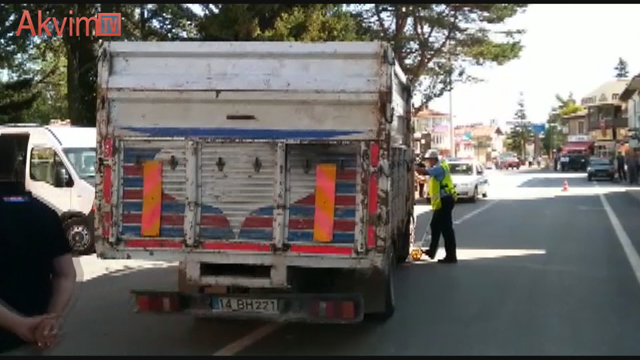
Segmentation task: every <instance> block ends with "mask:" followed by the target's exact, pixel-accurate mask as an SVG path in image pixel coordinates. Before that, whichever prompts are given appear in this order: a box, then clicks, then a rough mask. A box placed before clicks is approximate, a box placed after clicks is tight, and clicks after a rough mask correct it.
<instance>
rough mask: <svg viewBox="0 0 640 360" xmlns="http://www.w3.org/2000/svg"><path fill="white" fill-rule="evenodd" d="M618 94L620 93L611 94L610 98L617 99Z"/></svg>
mask: <svg viewBox="0 0 640 360" xmlns="http://www.w3.org/2000/svg"><path fill="white" fill-rule="evenodd" d="M618 96H620V94H611V100H618Z"/></svg>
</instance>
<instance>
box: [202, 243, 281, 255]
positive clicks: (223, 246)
mask: <svg viewBox="0 0 640 360" xmlns="http://www.w3.org/2000/svg"><path fill="white" fill-rule="evenodd" d="M202 248H203V249H205V250H231V251H248V252H270V251H271V244H253V243H245V242H227V241H205V242H203V243H202Z"/></svg>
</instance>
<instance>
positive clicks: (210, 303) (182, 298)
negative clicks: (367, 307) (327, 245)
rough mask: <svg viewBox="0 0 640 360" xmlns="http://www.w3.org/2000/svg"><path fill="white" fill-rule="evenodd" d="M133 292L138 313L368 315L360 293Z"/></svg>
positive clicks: (314, 318) (301, 318)
mask: <svg viewBox="0 0 640 360" xmlns="http://www.w3.org/2000/svg"><path fill="white" fill-rule="evenodd" d="M132 295H133V297H134V300H135V304H136V308H135V312H136V313H140V312H153V313H159V314H169V313H184V314H189V315H193V316H197V317H210V318H229V319H247V320H266V321H274V322H311V323H339V324H345V323H357V322H360V321H362V318H363V316H364V304H363V299H362V296H361V295H358V294H259V295H249V294H246V295H245V294H243V295H235V294H234V295H217V294H216V295H209V294H181V293H179V292H163V291H132ZM225 304H226V305H228V306H227V307H226V308H224V307H225ZM271 304H274V306H273V307H272V308H271V306H270V305H271ZM275 304H277V305H275ZM267 310H268V311H267Z"/></svg>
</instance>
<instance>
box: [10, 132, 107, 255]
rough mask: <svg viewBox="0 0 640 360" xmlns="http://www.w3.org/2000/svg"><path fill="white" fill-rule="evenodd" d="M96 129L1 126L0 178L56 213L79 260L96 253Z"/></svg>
mask: <svg viewBox="0 0 640 360" xmlns="http://www.w3.org/2000/svg"><path fill="white" fill-rule="evenodd" d="M95 138H96V128H86V127H78V126H71V125H70V123H68V122H67V123H60V122H56V121H52V124H50V125H46V126H43V125H40V124H25V123H22V124H4V125H0V178H2V179H4V180H9V179H13V180H14V181H19V182H22V183H24V186H25V189H26V190H27V191H29V192H31V193H32V194H33V196H35V197H36V198H38V199H39V200H40V201H42V202H43V203H45V204H47V206H49V207H50V208H52V209H53V210H55V211H56V212H57V213H58V214H59V215H60V218H61V219H62V222H63V226H64V229H65V232H66V235H67V238H68V239H69V243H70V245H71V247H72V249H73V250H74V252H75V253H76V254H79V255H85V254H89V253H92V252H93V250H94V239H93V224H94V219H93V198H94V194H95V189H94V179H95V173H96V169H95V163H96V141H95Z"/></svg>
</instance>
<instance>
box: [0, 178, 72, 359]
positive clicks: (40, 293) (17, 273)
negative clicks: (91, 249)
mask: <svg viewBox="0 0 640 360" xmlns="http://www.w3.org/2000/svg"><path fill="white" fill-rule="evenodd" d="M0 219H1V221H0V354H2V353H7V354H9V353H11V354H14V355H20V354H22V355H27V354H31V355H33V354H36V353H38V351H39V350H44V349H46V348H49V347H50V346H51V345H53V344H54V342H55V341H56V339H57V335H58V333H59V331H58V330H59V328H60V325H61V320H62V316H63V314H64V313H65V310H66V308H67V306H68V304H69V302H70V300H71V297H72V295H73V291H74V287H75V281H76V272H75V268H74V265H73V259H72V257H71V248H70V246H69V242H68V241H67V238H66V236H65V233H64V230H63V229H62V222H61V221H60V217H59V216H58V214H56V212H55V211H53V210H51V209H50V208H49V207H47V206H46V205H45V204H43V203H42V202H40V201H39V200H37V199H35V198H33V197H31V195H30V194H29V193H27V192H26V191H25V190H24V185H23V184H22V183H15V182H11V183H9V182H0Z"/></svg>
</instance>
